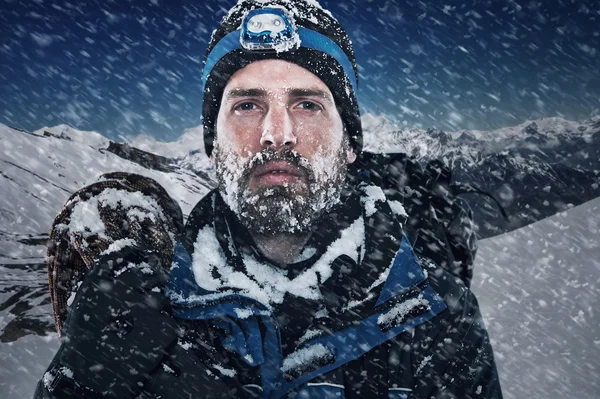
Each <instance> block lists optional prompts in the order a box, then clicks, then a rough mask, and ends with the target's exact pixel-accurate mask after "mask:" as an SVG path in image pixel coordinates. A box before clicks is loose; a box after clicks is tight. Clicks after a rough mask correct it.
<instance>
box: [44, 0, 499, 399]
mask: <svg viewBox="0 0 600 399" xmlns="http://www.w3.org/2000/svg"><path fill="white" fill-rule="evenodd" d="M357 81H358V73H357V69H356V63H355V59H354V54H353V51H352V47H351V42H350V40H349V38H348V36H347V35H346V33H345V32H344V30H343V29H342V28H341V27H340V25H339V23H338V22H337V21H336V20H335V19H334V18H333V17H331V16H330V15H329V13H328V12H326V11H325V10H323V9H322V8H320V6H319V5H318V4H317V3H316V2H314V1H296V2H292V1H289V0H273V1H268V2H265V1H261V0H243V1H241V2H239V3H238V4H237V5H236V6H235V7H234V8H233V9H232V10H231V11H230V12H229V13H228V14H227V15H226V16H225V18H224V20H223V22H222V24H221V26H220V27H219V28H218V29H217V30H216V31H215V32H214V34H213V37H212V40H211V42H210V44H209V47H208V51H207V57H206V60H205V67H204V75H203V82H204V86H205V87H204V88H203V89H204V93H205V98H204V102H203V123H204V135H205V137H204V138H205V148H206V150H207V153H208V154H210V156H211V158H212V159H213V161H214V164H215V168H216V172H217V179H218V183H219V187H218V189H217V190H214V191H212V192H211V193H209V194H208V195H207V196H206V197H205V198H203V199H202V200H201V201H200V202H199V203H198V204H197V205H196V207H195V208H194V210H193V211H192V212H191V214H190V216H189V218H188V221H187V223H186V225H185V228H183V229H182V228H181V226H180V225H181V215H180V211H179V209H178V207H177V205H176V204H174V202H173V201H172V200H171V199H170V198H169V197H168V195H167V194H166V193H165V192H164V190H163V189H162V188H161V187H160V186H158V185H157V184H156V183H155V182H153V181H151V180H150V179H147V178H143V177H141V176H135V175H127V174H119V173H116V174H109V175H105V176H103V178H102V180H101V181H100V182H99V183H96V184H94V185H92V186H89V187H87V188H84V189H83V190H81V191H80V192H78V193H76V195H74V196H73V197H72V199H71V200H70V201H69V202H67V205H66V206H65V209H64V210H63V212H62V213H61V214H60V215H59V216H58V218H57V220H55V224H54V227H53V231H52V234H51V239H52V241H54V242H56V244H57V245H56V246H54V247H51V248H50V249H49V271H50V285H51V292H52V298H53V306H54V310H55V316H56V321H57V327H58V328H59V331H60V332H61V339H62V346H61V349H60V350H59V353H58V354H57V356H56V357H55V359H54V361H53V363H52V364H51V365H50V367H49V369H48V372H47V373H46V374H45V375H44V378H43V380H42V381H41V382H40V384H39V385H38V391H37V393H36V397H57V398H62V397H107V396H108V397H169V398H177V397H186V398H187V397H265V398H280V397H316V398H321V397H329V396H331V397H350V398H351V397H368V398H371V397H386V398H392V397H393V398H407V397H414V398H425V397H426V398H430V397H437V398H442V397H443V398H446V397H456V398H475V397H487V398H499V397H501V393H500V387H499V382H498V377H497V373H496V370H495V364H494V360H493V355H492V350H491V346H490V343H489V339H488V336H487V333H486V330H485V328H484V325H483V322H482V320H481V315H480V313H479V310H478V306H477V302H476V300H475V298H474V296H473V294H472V293H471V292H470V291H469V290H468V289H467V288H466V287H465V286H464V284H463V283H462V282H460V280H458V279H456V278H454V277H452V276H451V275H450V274H448V273H447V272H446V271H444V269H442V268H440V267H439V266H437V265H435V264H434V263H433V262H431V261H428V260H426V259H423V260H422V261H418V260H417V258H416V256H415V255H414V253H413V250H412V248H411V246H410V244H409V243H408V241H407V239H406V237H405V236H404V235H403V233H402V226H401V225H400V224H399V223H398V221H397V217H396V216H397V215H398V213H401V212H402V209H401V207H395V211H396V212H394V211H392V209H391V207H390V206H389V204H388V203H387V201H386V199H385V196H384V194H383V192H382V191H381V189H380V188H378V187H377V186H374V185H371V184H370V183H369V179H368V174H366V173H362V172H358V170H359V169H360V168H356V167H354V166H353V164H354V163H356V161H357V160H359V159H360V153H361V147H362V131H361V126H360V114H359V110H358V104H357V101H356V97H355V93H356V88H357ZM351 168H352V170H351ZM171 255H172V263H171V262H170V259H171ZM65 271H66V272H65ZM167 272H168V274H169V276H168V281H166V280H167V276H166V273H167ZM83 275H85V278H83V277H82V276H83ZM71 291H75V292H74V293H73V294H72V296H70V297H69V299H68V300H67V299H66V298H67V296H68V294H69V293H70V292H71ZM167 297H168V299H169V300H167ZM67 304H70V306H68V305H67Z"/></svg>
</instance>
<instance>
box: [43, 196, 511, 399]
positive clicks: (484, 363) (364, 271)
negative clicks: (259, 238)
mask: <svg viewBox="0 0 600 399" xmlns="http://www.w3.org/2000/svg"><path fill="white" fill-rule="evenodd" d="M308 247H309V248H311V249H313V251H312V252H311V253H309V254H308V255H307V256H306V259H303V260H301V261H299V262H298V264H296V265H290V268H289V271H288V272H287V275H285V279H283V277H281V276H279V277H270V274H269V273H270V272H272V270H273V269H272V265H271V266H270V265H269V264H268V261H266V260H265V259H263V258H261V256H260V255H259V253H258V252H257V250H256V248H255V247H254V245H253V244H252V242H251V239H250V238H249V236H248V235H247V233H244V231H243V229H241V228H240V226H239V225H237V223H236V221H235V218H234V217H233V216H232V215H231V213H230V211H228V209H227V207H226V206H225V205H224V204H223V201H222V199H221V198H220V196H219V195H218V193H217V192H212V193H210V194H209V195H208V196H207V197H206V198H204V199H203V200H202V201H201V202H200V203H199V204H198V205H197V206H196V208H195V209H194V210H193V212H192V214H191V215H190V217H189V219H188V223H187V226H186V234H185V237H184V238H183V239H182V241H181V242H180V244H179V246H178V247H177V249H176V252H175V256H174V261H173V268H172V270H171V276H170V280H169V283H168V285H167V292H168V295H169V297H170V298H171V302H172V306H173V308H172V314H173V316H174V317H175V318H176V319H177V320H178V325H179V329H178V331H177V335H178V339H177V343H176V344H174V345H170V346H169V348H167V349H166V350H165V352H166V355H165V356H164V358H163V361H162V362H161V364H160V365H159V366H158V367H155V368H154V369H152V370H144V371H143V373H142V374H144V380H143V381H142V382H140V383H138V385H139V386H140V390H139V392H138V394H137V395H138V396H140V397H168V398H179V397H181V398H184V397H185V398H188V397H264V398H281V397H311V398H313V397H314V398H324V397H348V398H353V397H356V398H362V397H365V398H372V397H381V398H431V397H434V398H500V397H501V392H500V386H499V380H498V376H497V372H496V368H495V364H494V359H493V354H492V348H491V346H490V342H489V338H488V335H487V332H486V330H485V327H484V324H483V321H482V318H481V314H480V312H479V309H478V305H477V301H476V299H475V297H474V296H473V294H472V292H471V291H470V290H469V289H468V288H466V286H465V285H464V284H463V283H462V282H461V281H460V279H458V278H456V277H454V276H452V275H451V274H449V273H448V272H447V271H445V270H444V269H442V268H440V267H439V266H437V265H435V264H434V263H432V262H430V261H428V260H426V259H422V260H419V259H417V257H416V256H415V254H414V252H413V250H412V248H411V246H410V244H409V242H408V240H407V238H406V236H404V235H403V234H402V230H401V227H400V225H399V224H398V223H397V221H396V218H395V216H394V214H393V213H392V211H391V209H390V207H389V206H388V204H387V202H386V200H385V197H384V196H383V193H382V192H381V190H380V189H378V188H377V187H375V186H368V185H364V184H363V185H362V186H361V187H360V189H359V190H356V191H355V192H353V193H350V194H348V195H347V196H346V197H345V200H344V201H343V203H342V204H340V206H339V207H338V208H337V209H334V211H333V212H331V214H330V215H329V216H328V217H326V218H324V221H323V223H322V224H321V225H320V226H319V228H318V229H317V230H316V231H315V234H314V237H313V238H312V239H311V242H309V245H308ZM125 250H127V249H125ZM102 261H103V260H102V259H101V260H100V261H99V264H102ZM265 267H266V268H265ZM270 267H271V268H270ZM126 272H127V271H126ZM286 281H292V282H294V284H295V285H294V284H292V285H291V287H292V289H286V288H285V287H283V285H285V284H284V283H285V282H286ZM278 282H283V283H278ZM270 284H271V285H270ZM279 285H282V286H279ZM296 287H297V289H296ZM117 294H118V293H114V295H117ZM148 311H149V312H152V311H156V309H151V310H148ZM282 326H283V327H282ZM133 328H134V329H135V325H134V327H133ZM155 333H156V332H155V331H147V332H146V338H148V337H151V336H152V334H155ZM134 335H135V334H134ZM109 339H110V338H109ZM119 344H120V345H130V346H131V347H133V348H135V346H136V343H135V342H127V340H126V339H125V340H121V341H119ZM139 355H140V356H143V354H139ZM60 368H61V366H60V364H59V363H58V361H57V360H56V359H55V362H54V363H53V365H51V367H50V370H60ZM135 374H137V375H139V370H138V371H136V373H135ZM76 376H77V372H75V377H74V379H75V380H76V379H77V377H76ZM122 377H123V378H128V377H127V376H122ZM47 388H48V384H46V385H45V386H44V383H43V382H40V385H39V386H38V392H37V394H36V395H37V396H36V397H40V398H41V397H69V396H64V395H63V396H61V394H60V392H58V391H55V392H53V393H50V392H49V390H48V389H47ZM78 392H80V393H81V392H85V391H82V390H81V389H80V390H79V391H78ZM133 396H135V395H132V397H133Z"/></svg>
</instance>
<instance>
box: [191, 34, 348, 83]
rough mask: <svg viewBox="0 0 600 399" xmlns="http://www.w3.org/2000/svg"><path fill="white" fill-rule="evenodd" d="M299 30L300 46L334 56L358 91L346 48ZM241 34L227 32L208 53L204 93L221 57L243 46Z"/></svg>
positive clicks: (203, 74)
mask: <svg viewBox="0 0 600 399" xmlns="http://www.w3.org/2000/svg"><path fill="white" fill-rule="evenodd" d="M297 32H298V36H299V37H300V47H305V48H309V49H313V50H317V51H321V52H323V53H326V54H328V55H330V56H331V57H333V58H334V59H335V60H336V61H337V62H338V63H339V64H340V66H341V67H342V68H343V70H344V72H345V73H346V76H347V77H348V79H349V80H350V83H351V84H352V89H353V91H354V93H358V91H357V88H358V87H357V86H358V84H357V81H356V75H355V74H354V68H353V67H352V63H351V62H350V59H349V58H348V56H347V55H346V53H344V50H342V49H341V48H340V46H338V45H337V44H336V43H335V42H334V41H333V40H331V39H330V38H328V37H327V36H325V35H322V34H320V33H318V32H315V31H313V30H310V29H307V28H304V27H302V26H299V27H298V28H297ZM240 34H241V30H240V29H238V30H235V31H233V32H231V33H229V34H227V35H226V36H225V37H224V38H222V39H221V40H220V41H219V43H217V44H216V46H215V47H214V48H213V49H212V51H211V52H210V54H209V55H208V57H207V59H206V63H205V64H204V71H203V73H202V93H204V89H205V88H206V81H207V80H208V77H209V76H210V73H211V71H212V70H213V68H214V67H215V65H216V64H217V62H219V60H220V59H221V58H223V57H225V56H226V55H227V54H229V53H230V52H232V51H234V50H238V49H240V48H243V47H242V45H241V42H240Z"/></svg>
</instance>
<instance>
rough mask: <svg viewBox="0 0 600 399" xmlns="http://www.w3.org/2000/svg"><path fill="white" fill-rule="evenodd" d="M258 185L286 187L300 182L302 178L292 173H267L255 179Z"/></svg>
mask: <svg viewBox="0 0 600 399" xmlns="http://www.w3.org/2000/svg"><path fill="white" fill-rule="evenodd" d="M255 179H256V180H257V181H258V183H260V184H265V185H273V186H276V185H285V184H295V183H298V182H299V181H300V177H299V176H296V175H292V174H290V173H266V174H264V175H260V176H257V177H256V178H255Z"/></svg>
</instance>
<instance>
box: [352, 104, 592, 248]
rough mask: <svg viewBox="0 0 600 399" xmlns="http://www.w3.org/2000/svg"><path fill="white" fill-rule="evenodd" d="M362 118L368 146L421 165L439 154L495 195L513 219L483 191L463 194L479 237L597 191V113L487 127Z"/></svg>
mask: <svg viewBox="0 0 600 399" xmlns="http://www.w3.org/2000/svg"><path fill="white" fill-rule="evenodd" d="M363 123H364V127H365V131H366V133H365V143H366V146H365V147H366V150H367V151H369V152H374V153H380V152H406V153H408V154H410V155H412V156H413V157H415V158H417V159H419V160H421V161H422V163H426V162H428V161H430V160H433V159H441V160H444V161H445V162H446V164H448V165H449V166H450V167H451V168H452V173H453V177H454V180H455V181H458V182H462V183H469V184H472V185H475V186H477V187H479V188H481V189H483V190H485V191H487V192H488V193H490V194H492V195H493V196H494V197H495V198H496V199H498V200H499V201H500V203H501V204H502V206H503V207H504V208H505V209H506V211H507V213H508V215H509V216H510V219H511V220H510V222H507V221H505V220H504V219H503V218H502V217H501V216H500V213H499V212H498V209H497V207H496V206H495V204H494V203H493V202H492V201H491V200H490V199H488V198H486V197H485V196H481V195H474V194H468V195H465V196H464V198H465V199H466V200H467V201H468V202H469V204H470V205H471V207H472V208H473V210H474V212H475V220H476V221H477V223H478V228H479V235H480V236H481V237H491V236H494V235H497V234H501V233H504V232H507V231H510V230H514V229H516V228H519V227H522V226H525V225H527V224H529V223H533V222H535V221H537V220H540V219H542V218H545V217H548V216H550V215H554V214H556V213H557V212H560V211H563V210H565V209H568V208H569V207H573V206H576V205H579V204H581V203H583V202H586V201H589V200H591V199H593V198H596V197H598V196H600V184H599V182H600V117H594V118H591V119H589V120H587V121H584V122H572V121H567V120H564V119H561V118H544V119H541V120H537V121H528V122H525V123H522V124H520V125H518V126H514V127H508V128H503V129H498V130H494V131H491V132H482V131H457V132H451V133H447V132H443V131H441V130H437V129H430V130H407V129H398V128H396V127H395V126H394V124H392V123H391V122H390V121H389V120H387V119H386V118H385V117H381V116H373V115H367V116H366V117H365V118H364V119H363Z"/></svg>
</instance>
